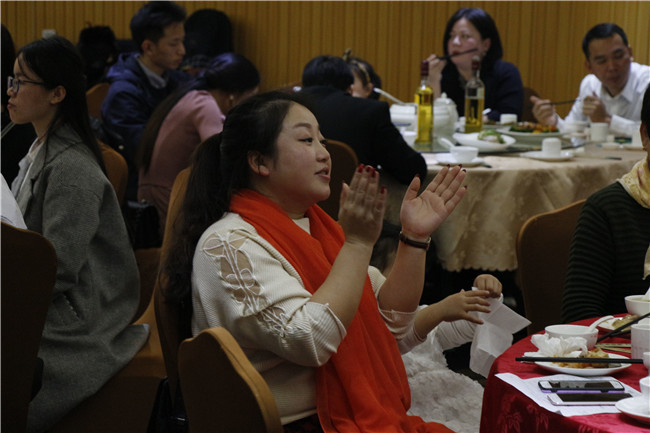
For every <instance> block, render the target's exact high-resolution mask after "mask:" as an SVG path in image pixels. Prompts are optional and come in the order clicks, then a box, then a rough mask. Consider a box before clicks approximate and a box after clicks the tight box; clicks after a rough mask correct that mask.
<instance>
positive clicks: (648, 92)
mask: <svg viewBox="0 0 650 433" xmlns="http://www.w3.org/2000/svg"><path fill="white" fill-rule="evenodd" d="M641 122H643V123H645V126H646V132H647V133H648V137H650V85H648V87H647V88H646V89H645V94H644V95H643V106H641Z"/></svg>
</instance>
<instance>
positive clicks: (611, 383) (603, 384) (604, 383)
mask: <svg viewBox="0 0 650 433" xmlns="http://www.w3.org/2000/svg"><path fill="white" fill-rule="evenodd" d="M538 385H539V387H540V389H541V390H542V391H551V392H564V391H581V392H588V391H595V392H598V391H623V390H624V389H625V387H624V386H623V384H622V383H621V382H619V381H618V380H613V379H607V380H605V379H594V380H540V381H539V382H538Z"/></svg>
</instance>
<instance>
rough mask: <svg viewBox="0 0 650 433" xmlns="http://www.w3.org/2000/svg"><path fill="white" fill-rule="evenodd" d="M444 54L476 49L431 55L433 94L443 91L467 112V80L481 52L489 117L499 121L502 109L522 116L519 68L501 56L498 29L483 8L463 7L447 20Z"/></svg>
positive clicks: (521, 89)
mask: <svg viewBox="0 0 650 433" xmlns="http://www.w3.org/2000/svg"><path fill="white" fill-rule="evenodd" d="M442 47H443V51H444V55H445V56H448V55H454V54H457V53H461V52H464V51H468V50H471V49H476V50H477V51H476V52H471V53H467V54H461V55H457V56H454V57H452V58H451V59H449V60H442V59H441V58H440V56H438V55H436V54H432V55H430V56H429V57H428V58H427V60H428V61H429V85H430V86H431V88H432V89H433V92H434V98H438V97H440V96H441V95H442V94H443V93H446V94H447V97H449V98H450V99H452V100H453V101H454V103H455V104H456V108H457V110H458V115H459V116H464V115H465V84H466V83H467V82H468V81H469V80H470V79H471V78H472V77H474V75H475V74H474V71H473V70H472V59H473V58H474V56H477V55H478V56H479V57H480V59H481V61H480V77H481V80H482V81H483V83H484V84H485V108H489V109H490V110H491V111H490V112H489V113H488V114H487V117H486V120H487V119H489V120H494V121H498V120H499V119H500V117H501V114H502V113H510V114H516V115H517V117H518V118H521V113H522V110H523V105H524V86H523V84H522V82H521V75H520V74H519V69H517V67H516V66H515V65H513V64H512V63H509V62H506V61H504V60H502V59H501V58H502V57H503V48H502V46H501V38H500V37H499V31H498V30H497V26H496V24H495V23H494V20H493V19H492V17H491V16H490V15H489V14H488V13H487V12H485V11H484V10H483V9H481V8H475V7H468V8H461V9H459V10H458V11H456V13H454V15H452V17H451V18H450V19H449V21H448V22H447V27H446V28H445V33H444V36H443V44H442Z"/></svg>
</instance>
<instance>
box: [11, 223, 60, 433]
mask: <svg viewBox="0 0 650 433" xmlns="http://www.w3.org/2000/svg"><path fill="white" fill-rule="evenodd" d="M56 267H57V259H56V252H55V250H54V247H53V246H52V244H51V243H50V242H49V241H48V240H47V239H45V238H44V237H43V236H41V235H40V234H38V233H36V232H33V231H30V230H23V229H19V228H16V227H14V226H11V225H9V224H6V223H4V222H3V223H2V277H1V284H2V302H1V304H2V319H1V320H2V322H1V323H2V387H1V390H2V392H1V396H2V428H1V430H2V431H7V432H9V431H11V432H24V431H25V430H26V427H27V409H28V407H29V402H30V400H31V396H32V384H33V381H34V370H35V368H36V359H37V354H38V347H39V344H40V341H41V334H42V333H43V327H44V325H45V317H46V315H47V310H48V308H49V306H50V304H51V298H52V290H53V288H54V282H55V280H56Z"/></svg>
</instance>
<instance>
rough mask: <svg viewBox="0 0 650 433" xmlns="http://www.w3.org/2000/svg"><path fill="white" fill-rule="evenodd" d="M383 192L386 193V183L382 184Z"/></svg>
mask: <svg viewBox="0 0 650 433" xmlns="http://www.w3.org/2000/svg"><path fill="white" fill-rule="evenodd" d="M381 193H382V194H385V193H386V185H382V186H381Z"/></svg>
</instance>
